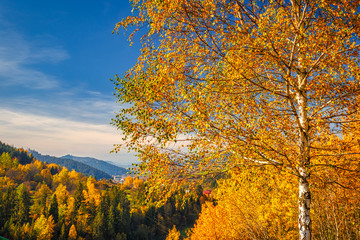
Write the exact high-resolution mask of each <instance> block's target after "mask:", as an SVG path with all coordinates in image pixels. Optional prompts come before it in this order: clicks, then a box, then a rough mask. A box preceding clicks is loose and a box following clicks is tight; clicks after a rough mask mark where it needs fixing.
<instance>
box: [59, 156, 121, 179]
mask: <svg viewBox="0 0 360 240" xmlns="http://www.w3.org/2000/svg"><path fill="white" fill-rule="evenodd" d="M60 158H62V159H72V160H74V161H77V162H81V163H84V164H86V165H88V166H91V167H93V168H96V169H99V170H101V171H103V172H105V173H107V174H109V175H111V176H113V175H124V174H126V173H127V170H126V169H125V168H123V167H119V166H116V165H114V164H111V163H109V162H107V161H104V160H100V159H97V158H93V157H77V156H73V155H70V154H67V155H65V156H62V157H60Z"/></svg>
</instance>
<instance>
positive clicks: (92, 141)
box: [0, 109, 135, 163]
mask: <svg viewBox="0 0 360 240" xmlns="http://www.w3.org/2000/svg"><path fill="white" fill-rule="evenodd" d="M0 140H1V141H3V142H5V143H8V144H13V145H15V146H16V147H24V148H31V149H35V150H37V151H39V152H41V153H43V154H49V155H54V156H62V155H66V154H69V153H70V154H72V155H76V156H91V157H95V158H99V159H104V160H112V161H116V162H121V160H122V162H123V163H128V162H133V161H134V160H135V158H134V156H133V154H125V152H123V153H121V154H119V155H117V154H109V152H110V151H111V150H112V148H113V145H114V144H116V143H122V136H121V134H120V133H119V132H118V131H117V130H116V129H115V128H112V127H111V126H110V125H103V124H90V123H83V122H77V121H70V120H66V119H61V118H55V117H45V116H38V115H33V114H29V113H19V112H14V111H12V110H6V109H0ZM121 158H122V159H121Z"/></svg>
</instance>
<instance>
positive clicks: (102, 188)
mask: <svg viewBox="0 0 360 240" xmlns="http://www.w3.org/2000/svg"><path fill="white" fill-rule="evenodd" d="M145 185H146V181H144V180H143V179H140V178H136V177H131V176H128V177H127V178H126V179H125V182H124V183H123V184H115V183H113V182H112V181H111V180H105V179H102V180H96V179H95V178H93V177H92V176H86V175H83V174H81V173H78V172H75V171H74V170H72V171H69V170H68V169H66V168H65V167H60V166H59V165H56V164H53V163H50V164H46V163H43V162H41V161H39V160H36V159H35V158H34V157H33V156H32V155H31V154H28V153H27V151H25V150H23V149H16V148H14V147H11V146H9V145H7V144H4V143H1V144H0V236H2V237H5V238H7V239H14V240H15V239H27V240H31V239H41V240H50V239H54V240H55V239H99V240H100V239H117V240H119V239H122V240H125V239H134V240H136V239H139V240H140V239H145V240H146V239H165V237H166V235H167V234H168V231H169V229H172V228H173V226H175V225H176V226H177V228H179V229H184V228H189V227H190V226H192V225H193V224H194V222H195V219H196V218H197V217H198V214H199V212H200V210H201V205H200V204H201V203H200V200H201V201H204V197H203V196H202V190H201V189H200V191H199V190H198V192H197V193H196V192H188V193H186V192H185V190H184V189H183V190H182V191H179V192H177V193H176V194H174V195H173V196H172V197H171V198H169V199H168V200H167V201H166V202H164V203H163V204H161V205H159V204H155V203H154V202H152V203H150V202H151V200H150V201H149V200H148V201H146V200H147V199H146V188H145ZM199 187H200V188H201V186H199ZM199 187H198V188H199ZM145 201H146V204H145Z"/></svg>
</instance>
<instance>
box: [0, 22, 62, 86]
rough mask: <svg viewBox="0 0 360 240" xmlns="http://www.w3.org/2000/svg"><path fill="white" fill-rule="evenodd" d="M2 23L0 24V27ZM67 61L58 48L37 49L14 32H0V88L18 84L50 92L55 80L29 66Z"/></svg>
mask: <svg viewBox="0 0 360 240" xmlns="http://www.w3.org/2000/svg"><path fill="white" fill-rule="evenodd" d="M1 27H3V24H1V23H0V28H1ZM67 58H69V55H68V53H67V51H65V50H64V49H62V48H61V47H60V46H55V47H52V48H49V47H39V46H36V44H34V43H31V42H30V41H28V40H25V39H24V37H23V36H22V35H21V34H19V33H17V32H16V31H14V30H12V29H10V28H7V27H5V28H4V29H3V30H1V31H0V86H3V87H4V86H12V85H18V86H23V87H26V88H31V89H52V88H55V87H57V86H58V81H57V79H56V77H54V76H52V75H50V74H47V73H44V72H42V71H40V70H37V69H36V68H35V67H29V65H30V64H34V63H39V62H43V63H44V62H46V63H52V64H54V63H58V62H60V61H63V60H65V59H67Z"/></svg>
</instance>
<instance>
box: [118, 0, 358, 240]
mask: <svg viewBox="0 0 360 240" xmlns="http://www.w3.org/2000/svg"><path fill="white" fill-rule="evenodd" d="M132 2H133V7H134V10H135V11H136V12H137V14H136V15H134V16H129V17H128V18H126V19H124V20H122V21H121V22H119V23H118V24H117V25H116V28H115V31H117V32H118V30H119V28H120V27H124V28H125V29H132V30H134V32H133V33H135V32H137V31H140V32H141V33H143V37H142V38H141V39H142V44H143V45H142V49H141V55H140V57H139V58H138V61H137V63H136V65H135V66H134V67H133V68H131V69H130V70H129V71H127V72H126V73H125V74H124V76H123V77H122V78H120V77H117V78H116V79H115V80H114V84H115V89H116V95H117V98H118V100H119V103H121V104H123V106H125V107H124V108H123V109H122V110H121V111H120V112H119V113H118V114H117V115H116V117H115V118H114V120H113V124H114V125H115V126H117V127H118V128H119V129H120V130H122V132H123V133H124V134H125V136H126V139H127V143H126V144H125V146H126V147H128V148H130V149H134V150H136V151H138V152H139V158H140V160H141V163H140V164H139V166H138V170H139V171H140V172H142V173H144V174H146V175H148V183H149V184H150V183H154V184H155V185H156V184H157V186H158V188H154V187H152V188H150V189H149V193H150V194H151V193H152V192H154V191H156V190H157V189H162V190H166V192H167V193H168V194H171V191H170V190H173V189H174V188H175V187H176V186H177V185H178V183H180V182H181V181H182V180H183V179H185V178H187V179H189V178H190V177H191V178H192V179H194V178H200V177H202V176H204V175H207V174H210V173H219V172H226V171H228V170H229V169H233V168H236V167H238V166H243V165H245V166H250V165H272V166H274V167H276V168H278V169H281V170H283V171H287V172H289V173H290V174H292V175H293V176H295V177H296V178H297V179H298V182H299V193H298V206H299V239H311V218H310V204H311V191H310V176H311V177H312V178H317V173H318V172H323V171H322V170H321V169H325V168H337V166H338V165H337V162H336V161H335V162H332V163H331V164H326V162H322V161H321V159H324V157H326V156H336V157H339V158H341V157H344V156H350V155H353V154H357V153H358V151H353V149H352V148H349V147H346V146H344V145H340V146H332V147H329V146H328V145H327V144H326V142H327V141H328V140H329V139H331V138H332V137H333V136H338V135H341V134H342V131H344V129H346V128H348V127H349V123H351V122H354V121H358V118H357V117H356V112H357V109H358V104H357V101H356V98H357V96H358V95H359V77H360V76H359V75H360V69H359V57H358V56H359V55H358V54H359V40H360V39H359V33H360V32H359V31H360V21H359V16H360V15H359V1H357V0H354V1H345V0H339V1H336V2H335V1H330V0H323V1H309V0H290V1H282V0H271V1H237V0H207V1H200V0H176V1H174V0H163V1H158V0H133V1H132ZM133 33H132V34H131V35H130V38H131V39H132V37H133ZM120 147H121V146H120V145H119V147H118V148H117V149H116V150H118V149H119V148H120ZM349 163H350V164H351V163H352V164H353V163H354V162H349ZM315 164H316V166H314V165H315ZM341 164H343V162H342V163H341ZM338 170H339V171H343V172H346V171H347V170H348V169H347V168H343V167H342V168H338ZM272 174H275V172H274V173H272ZM319 179H321V178H319ZM154 184H153V186H154ZM150 186H151V184H150Z"/></svg>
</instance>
